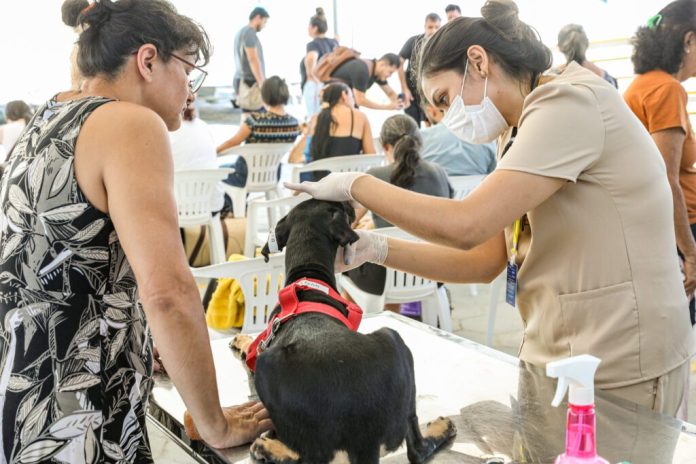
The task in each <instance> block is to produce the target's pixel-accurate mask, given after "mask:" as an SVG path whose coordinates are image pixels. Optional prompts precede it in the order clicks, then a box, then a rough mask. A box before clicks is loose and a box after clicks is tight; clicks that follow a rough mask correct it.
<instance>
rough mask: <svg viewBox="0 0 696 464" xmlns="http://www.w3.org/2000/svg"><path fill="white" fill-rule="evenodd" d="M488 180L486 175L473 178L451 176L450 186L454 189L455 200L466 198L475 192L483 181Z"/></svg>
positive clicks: (449, 178)
mask: <svg viewBox="0 0 696 464" xmlns="http://www.w3.org/2000/svg"><path fill="white" fill-rule="evenodd" d="M485 178H486V175H485V174H479V175H473V176H449V177H447V179H448V180H449V183H450V185H451V186H452V188H453V189H454V197H455V198H464V197H465V196H467V195H468V194H469V193H471V191H472V190H474V189H475V188H476V187H477V186H478V185H479V184H480V183H481V182H483V179H485Z"/></svg>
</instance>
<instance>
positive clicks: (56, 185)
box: [48, 158, 73, 198]
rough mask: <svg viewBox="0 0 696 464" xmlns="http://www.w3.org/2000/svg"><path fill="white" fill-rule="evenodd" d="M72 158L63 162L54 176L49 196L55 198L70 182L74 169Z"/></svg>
mask: <svg viewBox="0 0 696 464" xmlns="http://www.w3.org/2000/svg"><path fill="white" fill-rule="evenodd" d="M72 162H73V160H72V158H70V159H68V160H67V161H65V162H64V163H63V165H62V166H61V167H60V169H59V170H58V173H57V174H56V177H54V178H53V183H52V184H51V188H50V190H49V192H48V194H49V195H48V197H49V198H53V197H55V196H56V195H58V194H59V193H60V192H61V190H63V188H64V187H65V186H66V185H67V184H68V178H69V177H70V170H71V169H72Z"/></svg>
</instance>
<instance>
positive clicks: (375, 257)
mask: <svg viewBox="0 0 696 464" xmlns="http://www.w3.org/2000/svg"><path fill="white" fill-rule="evenodd" d="M355 233H356V234H358V237H360V238H359V239H358V241H357V242H354V243H351V244H349V245H347V246H345V247H340V248H339V249H338V252H337V253H336V262H335V264H334V272H345V271H349V270H351V269H355V268H356V267H360V266H361V265H363V264H365V263H374V264H384V261H385V260H386V259H387V253H388V252H389V242H388V241H387V237H386V236H385V235H381V234H379V233H376V232H370V231H367V230H361V229H358V230H356V231H355Z"/></svg>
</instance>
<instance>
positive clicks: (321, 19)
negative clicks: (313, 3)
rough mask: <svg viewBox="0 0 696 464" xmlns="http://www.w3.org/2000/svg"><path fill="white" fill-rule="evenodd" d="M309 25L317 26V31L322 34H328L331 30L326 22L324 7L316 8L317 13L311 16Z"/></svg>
mask: <svg viewBox="0 0 696 464" xmlns="http://www.w3.org/2000/svg"><path fill="white" fill-rule="evenodd" d="M309 25H310V26H312V27H316V28H317V32H319V33H320V34H326V31H328V30H329V25H328V23H327V22H326V15H325V14H324V9H323V8H321V7H319V8H317V9H316V14H315V15H314V16H312V17H311V18H309Z"/></svg>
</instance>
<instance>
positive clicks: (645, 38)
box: [624, 0, 696, 325]
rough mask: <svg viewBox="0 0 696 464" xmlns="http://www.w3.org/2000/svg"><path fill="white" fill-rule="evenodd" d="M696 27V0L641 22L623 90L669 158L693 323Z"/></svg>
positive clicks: (682, 1) (695, 321) (695, 278)
mask: <svg viewBox="0 0 696 464" xmlns="http://www.w3.org/2000/svg"><path fill="white" fill-rule="evenodd" d="M694 31H696V0H676V1H674V2H672V3H670V4H669V5H667V6H666V7H664V8H663V9H662V10H661V11H660V12H659V13H658V14H657V15H655V16H653V17H652V18H650V20H649V21H648V24H647V25H646V26H642V27H640V28H638V31H637V32H636V35H635V37H634V38H633V45H634V49H633V55H632V56H631V60H632V61H633V67H634V70H635V72H636V74H638V76H636V78H635V80H634V81H633V82H632V83H631V85H630V86H629V88H628V89H627V90H626V93H625V94H624V99H625V100H626V103H627V104H628V106H629V107H630V108H631V110H633V112H634V113H635V114H636V116H638V119H640V121H641V122H642V123H643V125H644V126H645V127H646V129H648V132H650V134H651V135H652V138H653V140H654V141H655V144H656V145H657V147H658V149H659V150H660V153H661V154H662V156H663V157H664V159H665V164H666V166H667V176H668V178H669V183H670V186H671V188H672V196H673V198H674V228H675V232H676V237H677V247H678V248H679V252H680V253H681V255H682V257H683V260H684V274H685V277H684V287H685V289H686V293H687V296H688V298H689V299H690V303H689V312H690V313H691V324H692V325H694V324H696V305H695V302H694V290H696V242H695V241H694V236H696V167H695V166H694V163H696V139H694V134H693V131H692V128H691V123H690V121H689V114H688V112H687V109H686V103H687V94H686V90H684V87H682V85H681V82H684V81H685V80H687V79H688V78H690V77H692V76H694V75H696V32H694Z"/></svg>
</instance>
